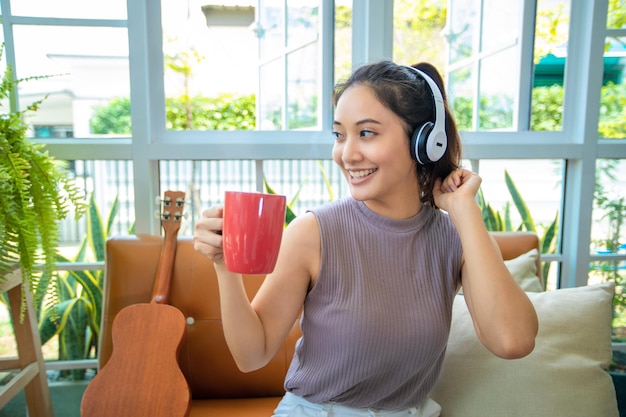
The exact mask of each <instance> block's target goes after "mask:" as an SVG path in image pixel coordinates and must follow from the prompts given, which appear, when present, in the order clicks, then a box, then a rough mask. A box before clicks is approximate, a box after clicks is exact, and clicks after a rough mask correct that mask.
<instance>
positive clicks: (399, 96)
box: [333, 61, 461, 206]
mask: <svg viewBox="0 0 626 417" xmlns="http://www.w3.org/2000/svg"><path fill="white" fill-rule="evenodd" d="M413 67H415V68H418V69H419V70H421V71H422V72H425V73H426V74H428V75H429V76H430V77H431V78H432V79H433V80H434V81H435V83H436V84H437V86H439V89H440V90H441V95H442V96H443V102H444V107H445V112H446V120H445V126H446V135H447V137H448V148H447V149H446V152H445V154H444V155H443V157H442V158H441V159H440V160H439V161H437V162H434V163H430V164H426V165H421V164H418V163H417V162H416V165H417V179H418V182H419V185H420V190H421V193H422V196H421V200H422V202H423V203H427V204H431V205H433V206H434V205H435V202H434V198H433V186H434V182H435V179H437V178H445V177H447V176H448V174H450V173H451V172H452V171H454V170H455V169H457V168H459V166H460V164H461V139H460V137H459V132H458V130H457V127H456V123H455V121H454V118H453V117H452V113H451V112H450V109H449V107H448V100H447V98H446V93H445V91H444V88H443V80H442V78H441V75H439V72H438V71H437V69H436V68H435V67H434V66H433V65H431V64H429V63H426V62H422V63H419V64H415V65H413ZM355 85H362V86H365V87H368V88H370V89H371V90H372V92H373V93H374V95H375V96H376V98H377V99H378V100H379V101H380V102H381V103H382V104H383V105H384V106H385V107H387V108H388V109H389V110H391V111H392V112H394V113H395V114H396V115H398V117H400V119H402V120H403V121H404V129H405V131H406V134H407V137H408V138H410V137H411V135H412V134H413V131H414V130H415V129H416V128H417V127H418V126H421V125H422V124H424V123H425V122H428V121H434V120H435V105H434V101H433V96H432V93H431V90H430V87H429V86H428V84H427V83H426V81H425V80H424V79H423V78H422V77H421V76H420V75H419V74H417V73H416V72H415V71H413V70H411V69H410V68H408V67H406V66H403V65H397V64H395V63H393V62H391V61H381V62H376V63H373V64H367V65H364V66H362V67H360V68H357V69H356V70H355V71H354V73H353V74H352V75H351V76H350V78H349V79H348V80H347V81H345V82H342V83H339V84H337V85H336V86H335V89H334V91H333V105H334V106H336V105H337V101H339V98H340V97H341V95H342V94H343V92H344V91H346V90H347V89H348V88H350V87H352V86H355ZM408 149H409V142H408V141H407V150H408Z"/></svg>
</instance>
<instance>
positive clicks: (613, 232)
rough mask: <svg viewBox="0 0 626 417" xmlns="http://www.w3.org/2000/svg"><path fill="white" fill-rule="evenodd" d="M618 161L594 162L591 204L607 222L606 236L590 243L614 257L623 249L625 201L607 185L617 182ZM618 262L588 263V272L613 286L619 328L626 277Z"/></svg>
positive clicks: (625, 244) (624, 305)
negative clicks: (592, 202) (590, 271)
mask: <svg viewBox="0 0 626 417" xmlns="http://www.w3.org/2000/svg"><path fill="white" fill-rule="evenodd" d="M618 167H619V165H618V160H615V159H601V160H598V163H597V168H596V183H595V190H594V204H595V209H596V210H597V212H598V213H603V216H602V220H605V221H606V222H607V226H608V228H607V229H608V230H607V235H606V236H605V237H604V238H603V239H598V240H595V241H594V242H593V244H594V246H595V247H598V248H602V250H603V251H604V252H605V253H607V254H616V253H620V252H622V251H623V250H624V249H625V248H626V242H623V241H622V240H621V239H622V235H623V230H624V226H626V223H625V222H626V197H624V196H623V195H620V194H619V193H617V194H616V193H615V191H614V190H611V189H609V188H608V187H607V185H608V184H609V183H610V182H619V181H620V180H621V179H620V178H618V177H617V174H618ZM622 262H623V261H622V260H619V259H615V260H613V259H611V260H607V261H599V262H594V263H592V265H591V267H590V269H591V270H592V271H593V272H594V273H595V274H597V275H598V276H599V277H600V279H601V280H602V281H605V282H608V281H613V282H615V297H614V298H613V308H614V317H615V318H616V320H618V321H621V322H622V323H620V324H619V325H620V326H623V321H624V318H623V315H624V312H626V275H625V273H624V270H623V269H620V264H621V263H622Z"/></svg>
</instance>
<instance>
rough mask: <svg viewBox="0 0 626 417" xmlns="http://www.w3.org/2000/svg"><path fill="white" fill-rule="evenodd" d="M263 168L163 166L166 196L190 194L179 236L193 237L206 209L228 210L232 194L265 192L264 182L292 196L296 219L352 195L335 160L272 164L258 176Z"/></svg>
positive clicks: (247, 164) (241, 163)
mask: <svg viewBox="0 0 626 417" xmlns="http://www.w3.org/2000/svg"><path fill="white" fill-rule="evenodd" d="M259 163H260V161H250V160H237V161H230V160H225V161H161V162H160V164H159V170H160V178H161V181H160V188H161V190H162V191H165V190H173V191H184V192H185V197H186V200H187V202H188V203H187V204H186V206H185V212H186V213H187V214H188V216H187V219H188V220H187V221H183V223H182V224H181V228H180V230H179V234H181V235H185V234H186V235H192V234H193V223H194V219H196V218H198V217H199V216H200V213H201V212H202V210H203V209H204V208H206V207H211V206H214V205H216V204H222V203H223V201H224V193H225V192H226V190H238V191H259V190H258V185H257V184H259V182H261V183H263V182H265V185H264V187H269V188H270V189H271V191H273V192H276V193H277V194H282V195H285V196H287V202H288V204H289V207H290V209H291V210H292V211H293V213H294V215H296V216H298V215H301V214H303V213H304V212H305V211H306V210H308V209H310V208H313V207H317V206H319V205H321V204H324V203H327V202H329V201H332V200H334V199H337V198H341V197H345V196H347V195H349V189H348V186H347V183H346V181H345V178H344V177H343V174H342V173H341V170H340V169H339V168H338V167H337V165H336V164H335V163H334V162H333V161H332V160H330V159H325V160H266V161H263V162H262V163H261V165H260V168H261V169H262V171H258V170H257V169H258V168H259V165H257V164H259ZM257 175H262V178H258V177H257ZM266 191H268V190H267V189H266Z"/></svg>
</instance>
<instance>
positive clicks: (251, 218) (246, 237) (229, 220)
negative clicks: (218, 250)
mask: <svg viewBox="0 0 626 417" xmlns="http://www.w3.org/2000/svg"><path fill="white" fill-rule="evenodd" d="M286 205H287V199H286V197H285V196H283V195H277V194H263V193H249V192H241V191H226V194H225V199H224V224H223V227H222V236H223V245H224V261H225V262H226V268H227V269H228V270H229V271H231V272H238V273H241V274H251V275H256V274H269V273H270V272H272V271H273V270H274V267H275V266H276V259H277V258H278V251H279V249H280V241H281V239H282V236H283V229H284V227H285V208H286Z"/></svg>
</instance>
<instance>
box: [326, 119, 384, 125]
mask: <svg viewBox="0 0 626 417" xmlns="http://www.w3.org/2000/svg"><path fill="white" fill-rule="evenodd" d="M366 123H375V124H377V125H379V124H381V123H380V122H379V121H378V120H375V119H370V118H367V119H361V120H359V121H358V122H356V123H355V125H357V126H358V125H362V124H366ZM333 125H337V126H341V122H340V121H338V120H333Z"/></svg>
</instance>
